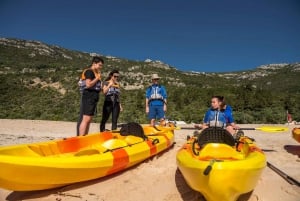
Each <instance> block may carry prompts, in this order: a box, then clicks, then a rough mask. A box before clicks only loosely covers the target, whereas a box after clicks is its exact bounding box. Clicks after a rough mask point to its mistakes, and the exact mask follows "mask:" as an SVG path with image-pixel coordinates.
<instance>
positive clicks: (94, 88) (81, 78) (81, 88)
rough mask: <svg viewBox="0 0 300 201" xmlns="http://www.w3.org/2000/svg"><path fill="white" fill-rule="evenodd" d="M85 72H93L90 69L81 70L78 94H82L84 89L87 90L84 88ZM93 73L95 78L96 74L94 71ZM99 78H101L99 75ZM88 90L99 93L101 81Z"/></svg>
mask: <svg viewBox="0 0 300 201" xmlns="http://www.w3.org/2000/svg"><path fill="white" fill-rule="evenodd" d="M87 70H91V71H93V70H92V69H91V68H86V69H84V70H83V72H82V74H81V76H80V79H79V81H78V86H79V91H80V93H82V92H83V91H84V90H85V89H87V87H86V77H85V72H86V71H87ZM93 73H94V75H95V77H96V73H95V72H94V71H93ZM100 76H101V74H100ZM89 89H93V90H95V91H101V81H100V80H99V81H98V82H96V84H95V85H94V86H92V87H90V88H89Z"/></svg>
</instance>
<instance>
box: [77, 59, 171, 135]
mask: <svg viewBox="0 0 300 201" xmlns="http://www.w3.org/2000/svg"><path fill="white" fill-rule="evenodd" d="M103 65H104V60H103V59H102V58H101V57H98V56H96V57H93V59H92V63H91V65H90V67H89V68H87V69H85V70H84V71H83V72H82V75H81V78H80V81H79V87H80V91H81V100H80V114H79V119H78V122H77V135H78V136H82V135H86V134H88V132H89V127H90V123H91V121H92V119H93V116H94V115H95V114H96V112H97V103H98V101H99V94H100V92H102V93H103V94H104V96H105V97H104V103H103V108H102V120H101V123H100V132H103V131H105V130H106V129H105V124H106V122H107V121H108V119H109V117H110V115H112V126H111V129H112V130H115V129H117V121H118V118H119V114H120V112H121V111H122V110H123V108H122V105H121V101H120V94H121V91H120V84H119V81H118V78H119V76H120V74H119V71H118V70H112V71H111V72H110V73H109V75H108V77H107V78H106V79H105V80H104V81H103V82H102V81H101V69H102V67H103ZM159 79H160V77H159V76H158V75H157V74H153V75H152V77H151V80H152V84H151V86H149V87H148V88H147V90H146V113H147V114H148V117H149V119H150V124H151V125H153V126H154V125H155V119H156V118H159V119H160V121H161V122H163V121H164V119H165V112H166V110H167V92H166V89H165V87H164V86H162V85H160V84H159V83H158V82H159Z"/></svg>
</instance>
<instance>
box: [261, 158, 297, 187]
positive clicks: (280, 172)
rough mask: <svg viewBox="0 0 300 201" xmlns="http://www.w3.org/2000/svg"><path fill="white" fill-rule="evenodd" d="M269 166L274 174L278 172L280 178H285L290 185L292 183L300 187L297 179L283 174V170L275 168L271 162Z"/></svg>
mask: <svg viewBox="0 0 300 201" xmlns="http://www.w3.org/2000/svg"><path fill="white" fill-rule="evenodd" d="M267 165H268V167H269V168H270V169H272V170H273V171H274V172H276V173H277V174H278V175H279V176H281V177H282V178H284V179H285V180H286V181H287V182H288V183H290V184H292V185H296V186H300V182H299V181H297V180H296V179H294V178H293V177H290V176H289V175H287V174H286V173H284V172H282V171H281V170H279V169H278V168H277V167H275V166H274V165H272V164H271V163H269V162H267Z"/></svg>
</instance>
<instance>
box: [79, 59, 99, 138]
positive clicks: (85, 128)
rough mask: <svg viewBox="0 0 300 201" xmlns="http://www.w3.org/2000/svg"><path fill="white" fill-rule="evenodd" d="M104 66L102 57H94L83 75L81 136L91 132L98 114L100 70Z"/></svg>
mask: <svg viewBox="0 0 300 201" xmlns="http://www.w3.org/2000/svg"><path fill="white" fill-rule="evenodd" d="M103 64H104V60H103V59H102V58H101V57H93V60H92V65H91V67H90V68H88V69H85V70H84V72H83V73H82V82H81V87H82V88H83V92H82V97H81V98H82V99H81V104H82V105H81V106H80V108H81V113H82V119H81V123H80V126H79V135H80V136H82V135H86V134H88V132H89V128H90V123H91V121H92V119H93V116H94V115H95V113H96V109H97V103H98V101H99V92H100V91H101V74H100V70H101V69H102V66H103Z"/></svg>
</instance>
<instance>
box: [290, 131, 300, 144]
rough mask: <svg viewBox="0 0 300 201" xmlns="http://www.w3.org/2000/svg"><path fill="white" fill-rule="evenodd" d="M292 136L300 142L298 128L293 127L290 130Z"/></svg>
mask: <svg viewBox="0 0 300 201" xmlns="http://www.w3.org/2000/svg"><path fill="white" fill-rule="evenodd" d="M292 136H293V138H294V139H295V140H296V141H297V142H299V143H300V128H294V129H293V130H292Z"/></svg>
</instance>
